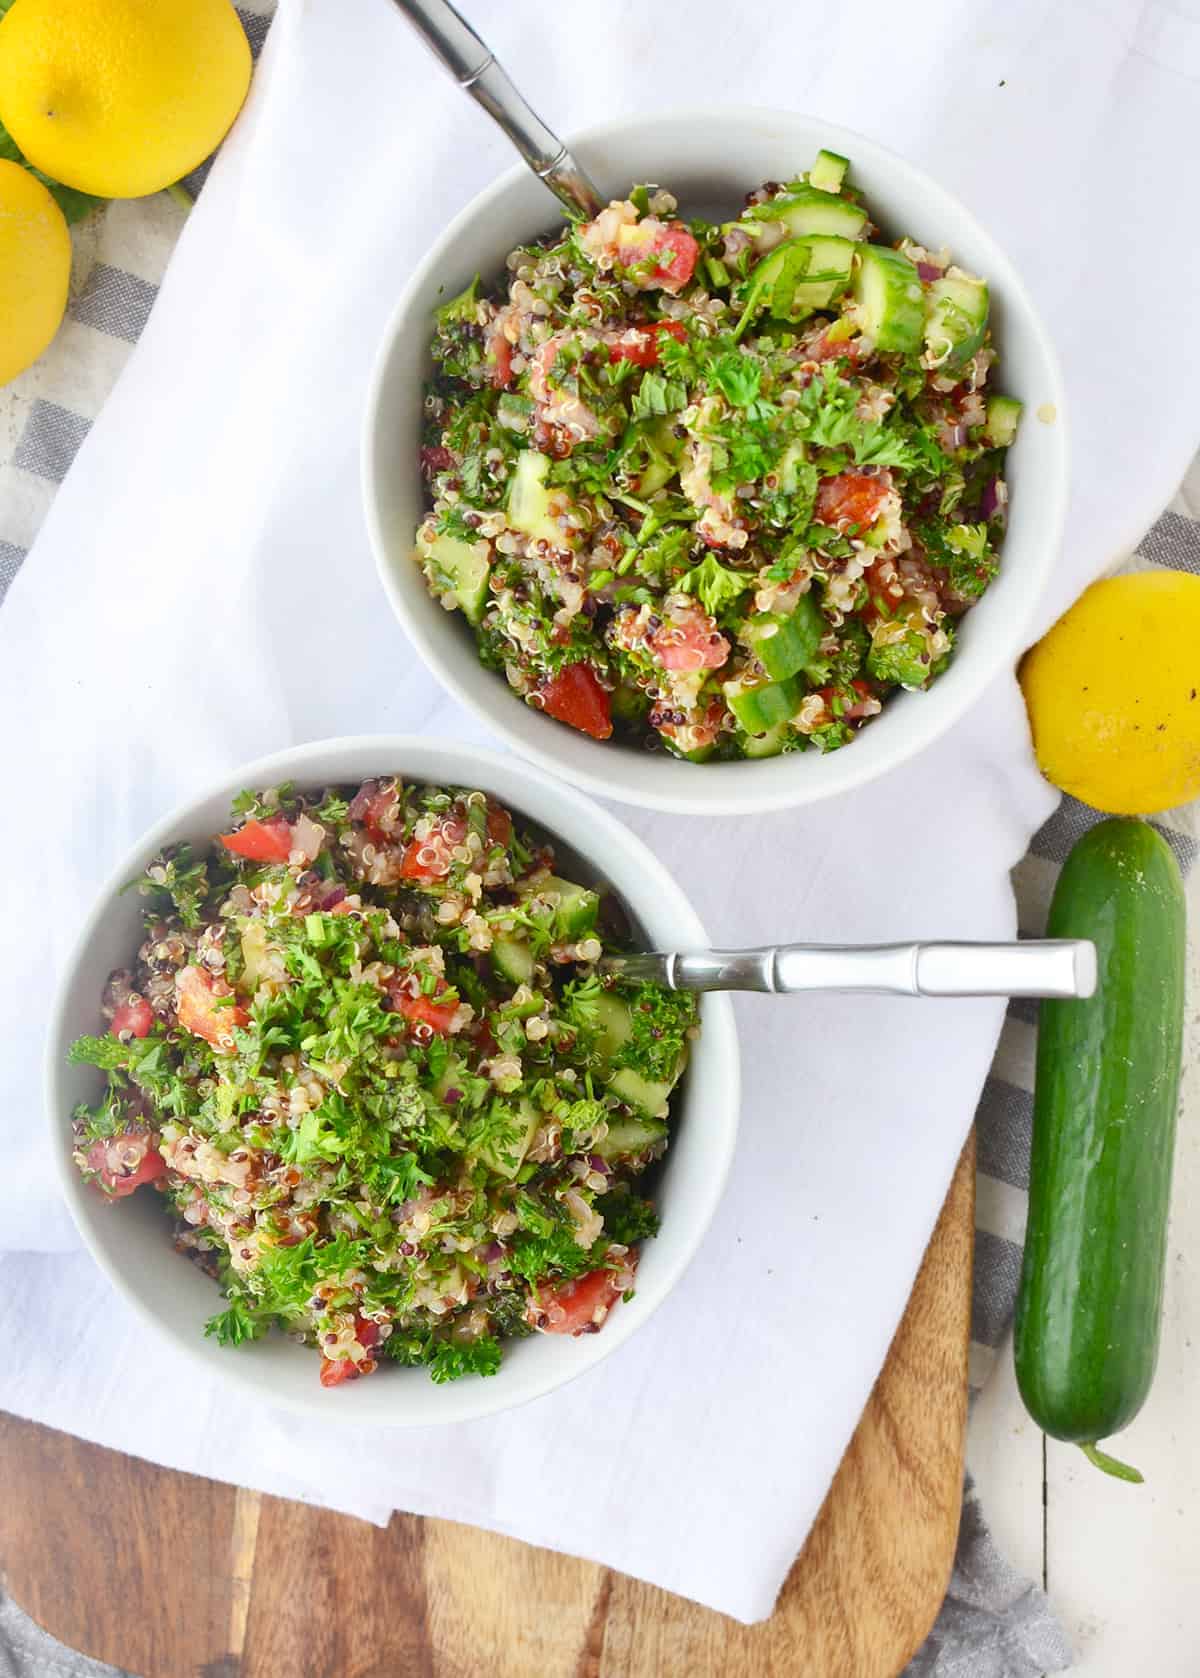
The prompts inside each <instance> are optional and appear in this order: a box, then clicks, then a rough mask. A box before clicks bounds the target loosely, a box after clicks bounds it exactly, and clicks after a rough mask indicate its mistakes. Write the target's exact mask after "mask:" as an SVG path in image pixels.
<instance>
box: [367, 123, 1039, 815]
mask: <svg viewBox="0 0 1200 1678" xmlns="http://www.w3.org/2000/svg"><path fill="white" fill-rule="evenodd" d="M573 146H574V150H575V152H576V154H577V155H578V157H579V160H580V162H581V163H582V164H583V165H584V167H585V168H586V169H587V170H588V171H589V173H590V174H591V175H592V177H593V179H594V180H595V181H596V183H597V185H598V187H599V189H600V191H601V193H602V194H604V195H606V196H623V195H624V194H625V193H627V192H628V190H629V187H630V185H631V183H633V182H637V181H656V182H659V183H661V184H662V185H664V186H668V187H669V188H670V189H671V191H673V192H674V193H675V194H676V196H677V197H678V198H679V200H680V205H681V209H682V212H683V213H684V214H688V213H693V214H705V213H707V214H709V215H711V216H714V217H720V218H727V217H729V216H731V215H733V214H736V212H737V209H738V207H739V206H740V204H741V202H742V198H743V196H744V194H745V193H746V192H747V191H748V190H749V189H750V188H752V187H754V186H756V185H758V184H759V183H760V182H762V181H764V180H768V179H777V180H778V179H786V178H787V177H788V176H789V175H794V174H795V173H796V171H797V170H800V169H804V168H807V167H808V165H809V163H810V162H811V160H812V158H813V157H814V156H815V155H816V152H817V151H818V149H819V148H820V147H822V146H824V147H826V148H827V149H832V150H834V151H838V152H841V153H843V154H844V155H846V156H848V157H849V158H850V159H851V163H852V170H853V180H854V182H855V184H856V185H857V186H858V187H860V188H861V189H862V191H863V192H864V194H865V196H866V201H867V204H868V205H869V206H870V209H871V211H872V214H873V215H874V216H875V217H876V218H878V219H879V220H880V222H881V224H882V227H883V230H884V233H885V235H886V236H887V237H890V238H898V237H899V236H900V235H901V234H902V233H908V234H911V235H912V236H913V237H914V238H917V239H920V240H921V241H923V242H924V243H925V244H927V245H928V246H930V247H931V248H934V249H936V248H938V247H939V246H941V245H943V244H945V245H948V246H949V247H950V249H951V251H952V253H953V255H954V257H955V260H956V261H958V262H959V263H961V264H962V265H963V266H964V267H966V268H968V269H970V270H972V271H974V272H976V273H979V274H982V275H984V276H985V277H986V279H987V280H988V283H989V286H990V289H991V299H992V327H993V332H994V335H995V341H996V344H997V346H998V347H999V350H1000V353H1001V361H1000V376H999V385H1000V387H1002V388H1003V389H1004V391H1005V392H1007V393H1008V394H1009V395H1012V396H1016V397H1019V398H1020V399H1021V400H1022V401H1023V402H1024V403H1025V410H1026V417H1025V423H1024V424H1023V425H1022V427H1021V430H1020V435H1019V438H1018V441H1017V443H1016V446H1015V447H1014V448H1013V450H1012V451H1011V453H1010V456H1009V469H1008V479H1009V487H1010V491H1011V502H1010V514H1011V516H1010V520H1009V527H1008V534H1007V538H1006V540H1005V544H1004V556H1003V564H1002V567H1001V571H1000V575H999V577H998V578H997V580H996V581H995V582H994V583H993V584H992V586H991V588H990V589H989V590H988V592H987V594H986V596H985V597H984V599H983V601H982V602H981V603H980V604H979V605H978V606H977V607H975V608H974V609H973V610H972V611H971V612H970V613H968V615H967V618H966V620H965V621H964V624H963V627H962V631H961V634H960V636H959V642H958V651H957V655H956V657H955V659H954V661H953V663H952V665H951V667H950V669H949V670H948V671H947V672H946V673H945V675H943V676H941V677H940V678H939V679H938V680H937V681H936V682H935V683H934V684H933V686H932V688H931V689H930V691H929V692H928V693H906V694H901V695H899V696H897V697H896V698H894V699H892V700H891V701H890V702H889V703H888V705H887V706H886V707H885V710H884V714H883V715H882V716H881V717H879V718H878V719H877V720H876V721H874V722H872V723H871V725H870V727H869V728H866V729H864V731H863V733H862V734H861V735H860V737H859V738H858V739H857V740H855V741H854V742H853V743H852V744H851V745H850V746H849V747H847V748H845V749H844V750H842V751H838V752H833V753H830V754H829V755H828V756H827V757H822V756H820V755H819V754H818V753H816V752H804V753H799V752H796V753H791V754H789V755H788V756H786V757H779V758H772V759H767V760H761V761H758V762H743V763H725V764H704V765H698V764H692V763H685V762H680V761H678V760H675V759H673V758H670V757H669V756H667V754H666V753H664V752H654V753H651V752H648V751H647V750H646V749H645V748H644V747H642V746H640V745H622V744H618V743H616V742H614V741H608V742H606V743H600V742H598V741H595V740H591V739H589V738H588V737H587V736H586V735H583V734H579V733H577V732H576V731H575V730H573V729H570V728H567V727H565V726H564V725H563V724H561V723H556V722H554V721H553V720H552V719H551V718H549V717H546V716H544V715H542V714H541V713H539V712H537V711H535V710H533V709H531V708H530V707H529V706H527V705H525V704H523V703H522V702H521V701H520V700H519V699H517V698H516V696H515V695H513V694H511V693H510V692H509V691H508V690H507V688H506V686H505V683H504V680H503V677H501V676H499V675H497V674H496V673H495V672H492V671H489V670H485V669H484V668H483V666H482V665H481V664H480V663H479V661H478V658H477V656H476V651H475V645H474V639H473V637H472V635H471V632H470V630H469V628H468V626H467V625H466V623H465V622H464V621H463V619H462V616H461V614H459V613H453V614H451V613H448V612H446V611H444V610H443V609H442V607H441V606H440V605H439V604H438V602H437V601H436V600H435V599H434V598H433V596H432V595H430V594H429V592H428V590H427V589H426V586H425V583H424V580H423V578H422V576H421V573H420V570H419V568H418V567H417V565H415V564H414V563H413V561H412V558H411V554H412V547H413V534H414V531H415V529H416V527H417V525H418V524H419V523H420V520H421V518H422V516H423V507H424V502H425V493H424V486H423V484H422V481H421V477H420V473H419V470H418V447H419V442H420V432H421V403H422V396H423V386H424V382H425V380H426V378H427V376H428V374H429V372H430V369H431V366H432V363H431V359H430V356H429V338H430V332H431V324H432V319H431V317H432V311H433V310H434V308H435V307H436V306H437V304H438V303H439V301H444V300H445V298H447V297H451V296H453V295H454V294H455V293H456V292H457V291H459V290H460V289H461V288H462V287H463V286H464V285H466V284H467V283H468V282H469V281H470V278H471V276H472V275H473V274H475V273H477V272H478V273H482V274H483V275H484V277H485V278H495V277H496V276H498V275H499V274H500V273H501V271H502V267H503V262H504V258H505V256H506V255H507V254H508V252H509V250H511V249H512V248H513V247H514V246H516V245H518V244H520V243H522V242H523V241H525V240H528V239H530V238H533V237H534V236H536V235H538V234H543V233H546V232H548V231H550V230H551V229H552V228H553V227H554V226H555V225H556V212H555V207H554V204H553V202H552V200H551V199H550V197H549V195H548V193H547V192H546V189H545V188H544V187H543V186H541V185H540V184H539V182H538V181H536V180H535V179H534V178H533V176H532V175H530V173H529V171H528V170H527V169H525V168H524V167H523V166H522V165H517V166H516V167H515V168H513V169H512V170H510V171H509V173H508V174H506V175H504V176H502V177H501V179H500V180H498V181H496V182H495V183H494V184H493V185H492V186H490V187H488V188H487V189H486V190H485V191H484V192H481V193H480V194H479V196H478V197H477V198H476V199H474V200H473V202H472V203H470V204H468V205H467V207H466V209H465V210H463V211H462V213H461V214H460V215H458V216H456V217H455V219H454V220H453V221H452V222H451V223H450V225H449V227H448V228H447V229H446V231H445V233H444V234H443V235H442V237H441V238H440V239H439V240H438V242H437V243H436V244H435V245H434V247H433V249H432V250H431V251H430V252H429V255H428V256H427V257H426V258H425V260H424V261H423V262H422V263H421V265H420V267H419V268H418V269H417V271H416V272H415V274H414V275H413V277H412V279H411V280H410V281H409V283H408V285H407V286H406V287H405V289H404V292H403V294H402V296H401V298H400V301H399V303H398V305H397V307H396V311H395V314H394V315H393V317H392V320H391V324H390V325H389V327H388V330H387V333H386V334H385V337H384V341H383V345H382V349H381V351H380V355H379V360H378V363H377V366H376V370H375V376H374V380H373V383H372V387H371V392H370V396H369V399H368V403H367V413H366V421H365V430H364V442H363V493H364V500H365V505H366V517H367V525H368V528H369V530H370V533H371V540H372V543H373V546H374V549H375V556H376V560H377V562H378V566H379V574H380V577H381V579H382V582H383V586H384V589H385V591H386V593H387V596H388V599H389V600H390V601H391V603H392V608H393V610H394V611H395V613H396V616H397V617H398V618H399V620H400V623H401V624H402V626H403V628H404V629H405V631H406V633H407V634H408V636H409V639H410V640H411V641H412V643H413V645H414V646H415V647H416V648H417V650H418V652H419V653H420V654H421V656H422V657H423V658H424V659H425V661H426V663H427V664H428V665H429V667H430V669H431V670H432V671H433V672H434V674H435V675H436V676H437V677H438V679H439V680H440V681H441V682H442V683H443V684H444V685H445V686H446V687H447V688H448V689H449V690H450V691H451V693H453V694H454V695H455V696H456V697H457V698H458V699H460V700H461V701H462V702H463V703H464V704H465V705H468V706H470V707H471V709H472V710H474V711H475V712H476V713H477V714H478V715H479V716H480V717H482V718H483V720H484V721H485V722H486V723H487V725H488V726H489V727H490V728H491V729H493V730H494V731H495V732H496V733H497V734H499V735H501V736H502V737H503V738H504V739H505V740H507V741H508V743H509V744H510V745H511V746H513V747H514V749H515V750H517V751H519V752H522V753H523V754H524V755H525V756H526V757H528V758H532V759H533V760H534V762H536V763H540V764H541V765H542V767H543V768H546V769H551V770H554V771H555V772H557V773H558V774H560V775H564V776H566V778H567V779H568V780H571V781H574V782H575V783H576V785H578V786H583V787H587V788H588V789H589V790H590V791H592V792H595V793H600V794H602V795H604V796H606V797H609V798H619V799H624V800H626V801H627V802H628V803H631V804H638V805H642V806H646V807H650V808H653V809H659V810H674V811H678V812H682V813H689V814H707V815H718V814H733V813H741V812H751V811H759V810H773V809H780V808H785V807H788V806H791V805H797V804H806V803H811V802H812V801H814V800H816V799H819V798H826V797H828V796H830V795H831V794H833V793H841V792H845V791H847V790H848V789H849V788H851V787H854V786H859V785H861V784H862V783H863V782H866V781H870V780H873V779H874V778H875V777H876V776H877V775H882V774H884V773H885V772H886V771H887V770H889V769H893V768H895V766H896V765H897V764H899V763H902V762H903V761H904V759H906V758H908V757H911V756H912V755H913V753H914V752H918V751H920V750H921V749H922V748H923V747H924V746H927V745H928V744H929V743H930V741H932V740H934V739H936V738H937V736H938V735H940V734H943V733H944V732H945V731H946V730H947V729H948V728H950V726H951V725H952V724H953V723H954V722H955V721H956V720H957V719H958V718H959V717H960V716H962V714H963V712H964V711H965V710H966V709H967V707H968V706H969V705H970V704H971V702H972V701H973V700H974V699H975V698H976V697H977V696H978V695H979V694H980V693H981V692H982V690H983V689H984V687H986V685H987V684H988V682H990V681H991V680H992V678H993V677H995V676H996V675H997V674H998V673H999V672H1000V671H1002V670H1004V669H1006V668H1009V667H1011V666H1012V664H1013V662H1014V660H1015V659H1016V657H1017V655H1018V654H1019V653H1020V652H1021V651H1022V649H1023V648H1024V646H1025V645H1026V640H1027V627H1028V625H1029V622H1030V617H1031V614H1032V612H1033V611H1034V609H1035V607H1036V604H1037V601H1038V597H1039V596H1040V594H1041V592H1042V589H1043V587H1044V585H1045V582H1046V579H1047V576H1048V574H1049V571H1050V567H1051V566H1052V564H1053V563H1054V560H1055V557H1056V555H1057V552H1058V546H1059V540H1060V535H1061V530H1062V522H1063V516H1064V510H1065V505H1066V487H1067V444H1066V434H1065V422H1064V408H1063V392H1062V386H1061V382H1060V378H1059V372H1058V367H1057V363H1056V361H1055V357H1054V352H1053V349H1052V348H1051V345H1050V341H1049V339H1048V337H1047V335H1046V332H1045V330H1044V328H1043V327H1042V324H1041V322H1040V321H1039V319H1038V316H1037V312H1036V310H1035V309H1034V306H1033V304H1032V302H1031V301H1030V298H1029V294H1028V293H1027V292H1026V290H1025V287H1024V285H1023V284H1022V283H1021V280H1020V278H1019V276H1018V275H1017V273H1016V271H1015V270H1014V268H1013V266H1012V264H1011V263H1010V262H1009V260H1008V258H1007V257H1006V256H1005V255H1004V253H1003V252H1002V251H1001V250H1000V249H999V248H998V247H997V246H996V244H995V243H994V242H993V240H992V239H991V238H990V237H989V236H988V234H987V233H985V232H984V230H983V228H982V227H981V226H980V225H979V223H978V222H977V221H976V220H975V218H974V216H972V215H971V214H970V213H969V211H968V210H966V209H965V208H964V206H963V205H962V204H960V203H959V202H958V200H957V199H955V198H953V197H951V195H950V194H949V193H948V192H946V191H945V190H944V189H943V188H942V187H940V186H938V185H937V184H936V182H934V181H932V180H930V179H929V178H928V177H927V176H926V175H923V174H922V173H921V172H920V170H918V169H915V168H914V167H913V166H912V165H911V164H909V163H906V162H904V160H903V159H902V158H899V157H896V156H895V155H894V154H892V153H891V152H888V151H885V150H884V149H883V148H882V147H880V146H877V145H875V144H874V142H872V141H870V140H867V139H865V138H863V136H862V135H860V134H855V133H852V132H850V131H849V130H846V129H842V128H838V127H836V126H835V125H834V124H832V123H828V122H822V121H820V120H818V119H817V118H815V117H808V116H799V115H795V114H793V113H790V112H785V111H761V110H744V109H730V110H722V109H720V108H716V109H711V110H695V111H679V112H671V113H668V114H666V115H664V116H654V117H646V118H642V119H638V120H635V121H627V122H619V123H613V124H610V125H608V126H606V127H603V128H593V129H590V130H588V132H586V133H585V134H582V135H581V136H580V137H579V138H578V140H577V141H575V142H573ZM1047 405H1049V407H1050V408H1052V409H1053V410H1054V415H1055V418H1054V423H1052V424H1045V423H1042V421H1041V420H1039V418H1038V417H1037V416H1038V411H1039V409H1040V410H1042V411H1043V412H1046V411H1047Z"/></svg>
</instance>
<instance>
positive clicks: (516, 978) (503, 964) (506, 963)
mask: <svg viewBox="0 0 1200 1678" xmlns="http://www.w3.org/2000/svg"><path fill="white" fill-rule="evenodd" d="M492 966H493V967H494V968H495V969H496V972H497V973H499V974H500V975H501V977H502V978H505V979H508V980H509V981H510V982H511V983H512V984H514V985H527V984H529V983H530V982H531V981H532V979H533V951H532V950H531V949H530V948H529V945H528V944H527V943H526V942H525V940H524V939H523V938H514V937H511V936H508V937H504V936H498V937H496V938H494V939H493V940H492ZM540 1006H541V1004H540V1001H539V1007H540Z"/></svg>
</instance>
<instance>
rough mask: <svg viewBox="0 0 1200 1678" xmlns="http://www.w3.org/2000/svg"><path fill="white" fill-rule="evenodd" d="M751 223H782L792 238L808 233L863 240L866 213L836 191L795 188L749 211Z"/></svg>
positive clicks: (814, 187) (813, 187) (747, 215)
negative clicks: (839, 195)
mask: <svg viewBox="0 0 1200 1678" xmlns="http://www.w3.org/2000/svg"><path fill="white" fill-rule="evenodd" d="M746 217H747V218H748V219H749V220H751V221H781V222H783V224H784V226H785V227H786V228H787V230H788V232H789V233H790V234H792V235H793V237H799V236H801V235H804V234H809V233H827V234H833V235H835V236H836V237H838V238H840V239H861V238H863V237H864V230H865V228H866V225H867V212H866V211H865V210H862V209H860V208H859V206H858V205H857V204H851V203H850V201H849V199H847V198H839V197H838V195H837V193H836V192H821V191H819V190H818V188H817V187H816V186H815V185H813V186H798V187H794V188H793V189H792V190H791V191H790V192H786V193H783V194H782V195H781V196H780V197H778V198H769V199H768V200H767V202H766V203H765V204H754V205H752V206H751V208H750V209H748V210H747V211H746Z"/></svg>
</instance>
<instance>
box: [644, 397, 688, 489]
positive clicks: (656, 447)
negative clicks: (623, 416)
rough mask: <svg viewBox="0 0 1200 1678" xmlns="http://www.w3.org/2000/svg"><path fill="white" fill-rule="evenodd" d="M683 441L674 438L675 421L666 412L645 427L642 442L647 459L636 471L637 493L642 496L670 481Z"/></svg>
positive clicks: (678, 459) (676, 465) (677, 468)
mask: <svg viewBox="0 0 1200 1678" xmlns="http://www.w3.org/2000/svg"><path fill="white" fill-rule="evenodd" d="M685 441H686V439H685V438H682V437H676V435H675V422H674V420H673V419H672V418H671V416H670V415H669V414H665V415H663V417H662V418H661V419H656V420H653V421H652V422H651V423H650V424H649V425H647V426H646V428H645V431H644V433H643V435H642V442H643V443H644V445H645V448H646V454H647V457H648V458H647V462H646V465H645V466H643V467H642V468H641V470H640V471H639V472H638V474H637V492H638V495H639V496H641V497H642V498H643V499H644V498H645V497H646V496H647V495H653V494H654V492H655V490H659V489H662V488H663V487H664V486H665V485H667V484H669V483H670V481H671V479H672V478H673V477H674V476H675V474H676V473H677V472H678V470H679V463H680V461H681V460H682V458H683V445H684V442H685Z"/></svg>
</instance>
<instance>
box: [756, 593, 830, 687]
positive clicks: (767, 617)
mask: <svg viewBox="0 0 1200 1678" xmlns="http://www.w3.org/2000/svg"><path fill="white" fill-rule="evenodd" d="M825 627H826V626H825V619H824V618H823V617H822V616H821V609H820V607H819V606H818V605H817V603H816V601H815V600H814V599H813V597H812V595H811V593H810V594H802V595H801V596H800V599H799V600H798V601H797V602H796V608H795V610H794V611H792V612H789V613H788V614H787V615H786V616H781V615H780V614H779V613H778V612H761V613H760V614H759V615H758V616H757V617H754V618H751V619H750V620H749V622H748V623H747V624H746V626H745V628H744V629H743V631H742V639H743V640H744V641H745V642H746V644H747V646H748V647H750V649H751V651H752V652H754V653H755V654H756V655H757V657H758V660H759V662H760V663H761V665H762V667H763V669H764V670H765V671H766V673H767V675H768V676H770V678H771V680H772V681H773V682H785V681H786V680H787V678H788V677H789V676H794V675H795V674H796V672H797V670H803V669H804V666H805V665H806V664H811V663H812V661H813V659H814V658H815V657H816V653H817V648H818V646H819V645H820V643H821V637H822V636H823V635H824V633H825Z"/></svg>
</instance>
